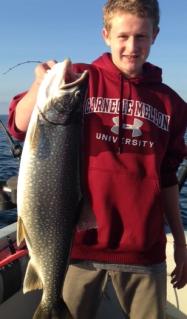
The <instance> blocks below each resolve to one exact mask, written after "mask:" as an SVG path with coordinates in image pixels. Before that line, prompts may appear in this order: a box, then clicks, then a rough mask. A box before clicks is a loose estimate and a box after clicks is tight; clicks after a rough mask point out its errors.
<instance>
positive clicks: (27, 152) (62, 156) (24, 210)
mask: <svg viewBox="0 0 187 319" xmlns="http://www.w3.org/2000/svg"><path fill="white" fill-rule="evenodd" d="M87 78H88V72H87V71H85V72H83V73H82V74H75V73H73V72H72V70H71V61H70V60H65V61H63V62H61V63H57V64H55V65H54V66H53V67H52V69H51V70H49V71H47V74H46V76H45V77H44V80H43V81H42V83H41V85H40V88H39V91H38V96H37V101H36V105H35V107H34V110H33V112H32V116H31V119H30V123H29V126H28V130H27V133H26V138H25V142H24V147H23V152H22V156H21V162H20V168H19V174H18V189H17V192H18V195H17V208H18V222H17V243H18V245H20V244H21V242H23V241H24V240H25V242H26V244H27V247H28V252H29V256H30V260H29V263H28V266H27V270H26V274H25V278H24V283H23V292H24V293H25V292H27V291H31V290H34V289H43V294H42V299H41V302H40V304H39V306H38V308H37V309H36V311H35V314H34V317H33V318H34V319H52V318H55V319H60V318H61V319H62V318H66V316H65V313H68V310H67V307H66V306H65V303H64V302H63V300H62V287H63V282H64V278H65V274H66V271H67V266H68V261H69V255H70V249H71V243H72V237H73V233H74V229H75V225H76V221H77V218H78V214H79V203H80V201H81V198H82V193H81V176H80V174H81V173H80V166H81V164H80V147H81V135H82V122H83V103H84V99H85V95H86V89H87ZM66 80H68V83H66ZM68 318H69V317H68Z"/></svg>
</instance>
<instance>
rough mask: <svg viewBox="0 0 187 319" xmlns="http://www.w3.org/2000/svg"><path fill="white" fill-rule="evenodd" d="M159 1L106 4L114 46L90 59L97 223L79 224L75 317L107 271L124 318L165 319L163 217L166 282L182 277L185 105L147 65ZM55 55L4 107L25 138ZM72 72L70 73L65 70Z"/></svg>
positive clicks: (95, 300)
mask: <svg viewBox="0 0 187 319" xmlns="http://www.w3.org/2000/svg"><path fill="white" fill-rule="evenodd" d="M158 25H159V6H158V2H157V0H108V1H107V3H106V5H105V7H104V29H103V37H104V40H105V42H106V44H107V45H108V46H109V47H110V49H111V54H110V53H105V54H104V55H102V56H101V57H99V58H98V59H97V60H95V61H94V62H93V63H92V64H91V65H87V64H76V65H74V66H73V70H74V72H78V73H79V72H82V71H83V70H84V69H88V70H89V89H88V96H87V100H86V103H85V105H84V130H85V132H84V137H85V138H84V185H85V198H87V200H88V205H87V207H84V209H87V210H89V212H90V214H91V213H92V214H94V216H95V220H96V226H94V225H93V227H92V228H91V229H86V230H79V231H77V232H76V234H75V239H74V244H73V247H72V254H71V258H72V265H71V266H70V267H69V269H68V272H67V276H66V280H65V284H64V289H63V297H64V300H65V302H66V303H67V305H68V307H69V309H70V312H71V314H72V317H73V318H75V319H87V318H89V319H92V318H95V316H96V312H97V309H98V306H99V302H100V299H101V295H102V292H103V289H104V286H105V284H106V280H107V277H108V276H110V277H111V280H112V283H113V286H114V289H115V291H116V295H117V297H118V299H119V302H120V305H121V307H122V310H123V312H124V314H126V315H128V316H129V318H131V319H137V318H138V319H162V318H165V303H166V267H165V244H166V237H165V232H164V220H165V217H166V219H167V221H168V223H169V225H170V227H171V231H172V234H173V237H174V245H175V262H176V268H175V269H174V271H173V273H172V283H173V285H174V287H176V288H182V287H183V286H184V285H185V284H186V283H187V251H186V242H185V236H184V231H183V227H182V223H181V219H180V214H179V207H178V186H177V178H176V171H177V168H178V165H179V164H180V162H181V161H182V159H183V157H184V156H185V155H186V149H185V144H184V138H183V136H184V133H185V129H186V124H187V107H186V103H185V102H184V101H183V100H182V99H181V98H180V97H179V96H178V95H177V94H176V93H175V92H174V91H173V90H172V89H170V88H169V87H168V86H166V85H165V84H163V83H162V79H161V69H160V68H158V67H156V66H154V65H152V64H150V63H148V62H146V60H147V58H148V55H149V51H150V48H151V45H152V44H153V43H154V41H155V39H156V37H157V34H158V32H159V26H158ZM54 63H55V61H48V62H46V63H43V64H41V65H39V66H37V67H36V71H35V72H36V79H35V81H34V83H33V85H32V86H31V88H30V90H29V91H28V92H27V93H24V94H21V95H18V96H16V97H15V98H14V99H13V101H12V103H11V105H10V116H9V129H10V132H11V133H12V135H14V136H15V137H16V138H18V139H24V136H25V131H26V130H27V126H28V123H29V119H30V116H31V113H32V109H33V107H34V105H35V101H36V96H37V91H38V87H39V85H40V83H41V81H42V79H43V77H44V75H45V72H46V70H47V69H49V68H51V67H52V66H53V65H54ZM70 76H71V74H70Z"/></svg>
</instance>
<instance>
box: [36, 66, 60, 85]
mask: <svg viewBox="0 0 187 319" xmlns="http://www.w3.org/2000/svg"><path fill="white" fill-rule="evenodd" d="M55 63H57V62H56V61H55V60H49V61H47V62H43V63H41V64H38V65H37V66H36V68H35V83H37V85H40V84H41V82H42V80H43V78H44V75H45V73H46V72H47V70H49V69H51V68H52V67H53V65H54V64H55Z"/></svg>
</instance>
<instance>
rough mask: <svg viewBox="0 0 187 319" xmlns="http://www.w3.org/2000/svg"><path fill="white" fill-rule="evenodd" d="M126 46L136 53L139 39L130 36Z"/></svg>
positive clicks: (129, 50)
mask: <svg viewBox="0 0 187 319" xmlns="http://www.w3.org/2000/svg"><path fill="white" fill-rule="evenodd" d="M126 48H127V49H128V52H129V53H134V52H135V51H136V48H137V41H136V39H135V37H129V38H128V40H127V42H126Z"/></svg>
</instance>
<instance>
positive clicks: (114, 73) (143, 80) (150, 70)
mask: <svg viewBox="0 0 187 319" xmlns="http://www.w3.org/2000/svg"><path fill="white" fill-rule="evenodd" d="M92 64H93V65H94V66H95V67H97V68H99V69H100V70H101V71H104V72H105V73H108V77H109V78H111V80H113V79H114V78H115V77H117V78H119V81H120V86H119V89H120V92H119V96H120V104H119V132H118V141H119V142H118V143H119V145H118V150H119V153H121V152H122V136H123V106H122V105H123V97H124V82H127V84H128V86H129V90H128V92H129V96H128V99H129V100H130V99H131V95H132V86H133V85H139V84H141V85H142V84H143V85H144V84H145V86H146V85H149V84H153V83H154V84H160V83H161V82H162V70H161V69H160V68H159V67H157V66H155V65H153V64H151V63H148V62H146V63H144V65H143V74H141V75H140V76H137V77H134V78H126V77H125V76H124V74H123V73H122V72H121V71H120V70H119V69H118V68H117V67H116V65H115V64H114V63H113V62H112V58H111V54H110V53H104V54H103V55H102V56H100V57H99V58H98V59H97V60H95V61H93V62H92Z"/></svg>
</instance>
